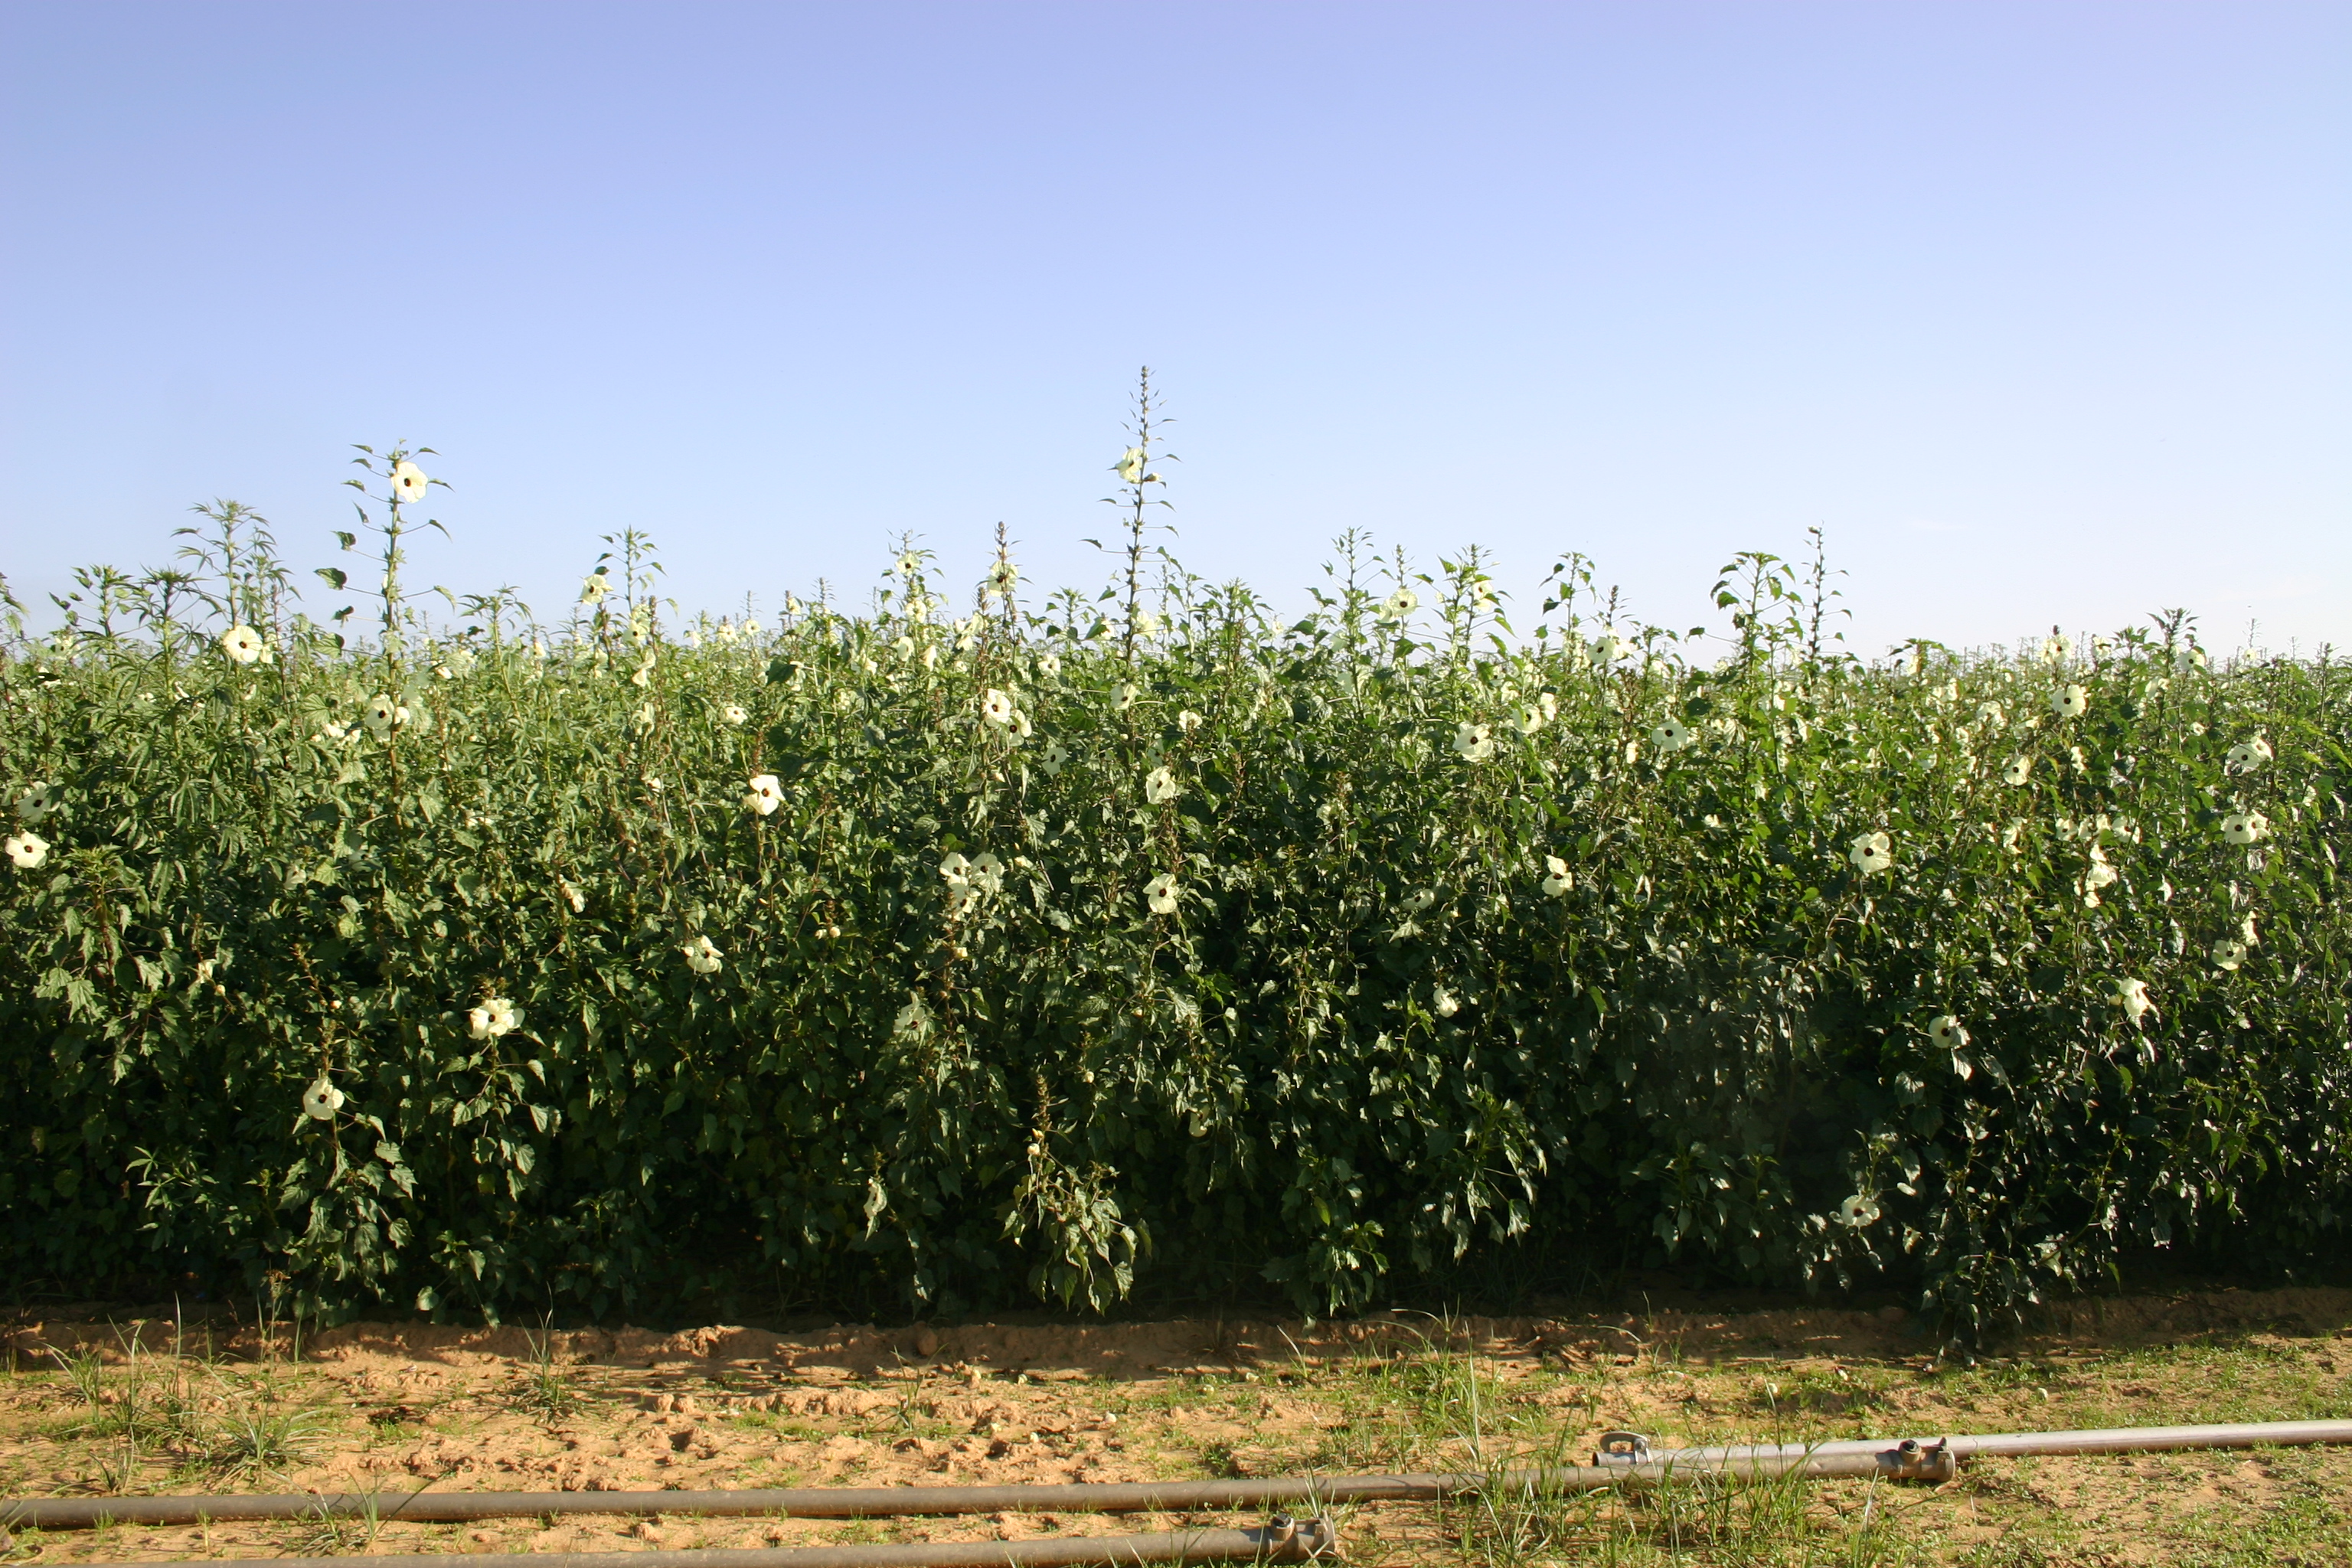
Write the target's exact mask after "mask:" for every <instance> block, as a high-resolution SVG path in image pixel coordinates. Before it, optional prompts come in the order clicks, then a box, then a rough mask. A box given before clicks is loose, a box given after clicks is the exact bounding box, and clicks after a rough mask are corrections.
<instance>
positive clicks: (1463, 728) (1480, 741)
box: [1454, 719, 1495, 763]
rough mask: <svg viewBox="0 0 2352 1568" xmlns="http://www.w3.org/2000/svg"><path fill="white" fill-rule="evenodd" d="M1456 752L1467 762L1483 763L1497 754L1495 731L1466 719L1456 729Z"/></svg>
mask: <svg viewBox="0 0 2352 1568" xmlns="http://www.w3.org/2000/svg"><path fill="white" fill-rule="evenodd" d="M1454 754H1455V755H1456V756H1458V757H1460V758H1461V759H1462V760H1463V761H1464V762H1465V763H1483V762H1485V761H1486V759H1487V758H1489V757H1491V756H1493V755H1494V754H1495V731H1494V730H1493V728H1492V727H1491V726H1489V725H1486V724H1474V723H1472V722H1471V721H1469V720H1467V719H1465V720H1464V721H1462V722H1461V723H1460V724H1459V725H1458V726H1456V727H1455V729H1454Z"/></svg>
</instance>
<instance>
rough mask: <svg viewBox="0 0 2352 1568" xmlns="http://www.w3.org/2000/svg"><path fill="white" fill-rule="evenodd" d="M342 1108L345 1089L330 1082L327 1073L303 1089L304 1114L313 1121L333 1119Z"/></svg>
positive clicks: (321, 1074)
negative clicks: (338, 1087)
mask: <svg viewBox="0 0 2352 1568" xmlns="http://www.w3.org/2000/svg"><path fill="white" fill-rule="evenodd" d="M342 1108H343V1091H342V1090H341V1089H337V1088H336V1087H335V1086H334V1085H333V1084H332V1083H330V1082H329V1081H328V1080H327V1075H326V1074H325V1073H320V1075H319V1078H318V1081H317V1082H315V1083H313V1084H311V1086H310V1088H308V1089H304V1090H303V1091H302V1114H303V1115H305V1116H307V1117H309V1118H310V1120H311V1121H333V1120H334V1119H335V1112H336V1111H338V1110H341V1109H342Z"/></svg>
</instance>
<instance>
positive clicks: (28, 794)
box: [16, 779, 58, 823]
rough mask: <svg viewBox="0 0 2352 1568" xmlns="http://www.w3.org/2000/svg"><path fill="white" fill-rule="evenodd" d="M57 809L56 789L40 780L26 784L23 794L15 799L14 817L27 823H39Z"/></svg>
mask: <svg viewBox="0 0 2352 1568" xmlns="http://www.w3.org/2000/svg"><path fill="white" fill-rule="evenodd" d="M57 808H58V792H57V790H56V788H55V787H54V786H53V785H51V784H47V783H44V782H43V781H42V780H40V779H35V780H34V781H33V782H32V783H31V784H26V786H25V793H24V794H22V795H18V796H17V797H16V815H17V816H18V817H19V818H21V819H22V820H24V821H26V822H28V823H30V822H38V821H40V820H41V819H42V818H43V817H45V816H48V815H49V813H51V812H53V811H55V810H57Z"/></svg>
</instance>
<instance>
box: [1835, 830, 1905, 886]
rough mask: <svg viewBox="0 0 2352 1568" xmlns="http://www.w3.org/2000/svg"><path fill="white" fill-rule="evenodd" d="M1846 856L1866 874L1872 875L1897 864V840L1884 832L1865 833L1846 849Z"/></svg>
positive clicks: (1856, 867) (1854, 866)
mask: <svg viewBox="0 0 2352 1568" xmlns="http://www.w3.org/2000/svg"><path fill="white" fill-rule="evenodd" d="M1846 858H1847V859H1849V860H1851V861H1853V868H1854V869H1855V870H1857V871H1860V872H1861V873H1862V874H1863V875H1864V876H1865V877H1867V876H1872V875H1874V874H1875V873H1877V872H1880V871H1884V870H1885V869H1886V868H1888V867H1890V866H1892V865H1894V864H1895V840H1894V839H1892V838H1890V837H1887V836H1886V835H1885V834H1884V833H1865V834H1864V835H1863V836H1862V837H1859V838H1856V839H1855V840H1854V841H1853V844H1852V845H1850V846H1849V847H1847V849H1846Z"/></svg>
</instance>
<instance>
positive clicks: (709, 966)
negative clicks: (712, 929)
mask: <svg viewBox="0 0 2352 1568" xmlns="http://www.w3.org/2000/svg"><path fill="white" fill-rule="evenodd" d="M678 951H679V952H683V953H685V954H686V966H687V967H688V969H691V970H693V971H694V972H695V973H697V974H716V973H719V965H720V963H722V962H723V959H724V955H723V954H722V953H720V952H719V944H718V943H717V942H712V941H711V940H710V939H709V937H707V936H698V937H696V938H695V939H694V940H693V941H691V942H688V943H687V944H686V945H685V946H684V947H682V948H680V949H679V950H678Z"/></svg>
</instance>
